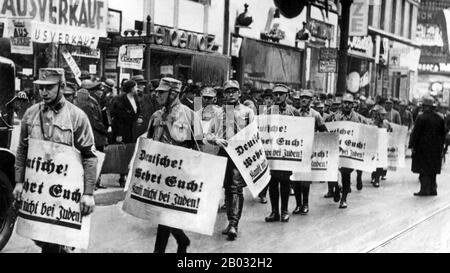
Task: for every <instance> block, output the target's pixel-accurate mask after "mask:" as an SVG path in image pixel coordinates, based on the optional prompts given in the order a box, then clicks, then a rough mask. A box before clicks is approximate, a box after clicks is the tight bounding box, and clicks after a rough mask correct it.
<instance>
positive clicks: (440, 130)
mask: <svg viewBox="0 0 450 273" xmlns="http://www.w3.org/2000/svg"><path fill="white" fill-rule="evenodd" d="M433 103H434V99H433V98H432V97H431V96H425V97H424V98H423V103H422V106H423V113H422V114H420V115H418V116H417V119H416V122H415V125H414V129H413V131H412V134H411V138H410V142H409V148H411V149H412V166H411V170H412V172H413V173H418V174H419V180H420V191H419V192H417V193H414V195H416V196H429V195H437V190H436V189H437V185H436V175H437V174H440V173H441V164H442V161H441V156H442V151H443V148H444V140H445V124H444V119H443V118H442V117H441V116H439V115H438V114H437V113H436V112H435V111H434V106H433Z"/></svg>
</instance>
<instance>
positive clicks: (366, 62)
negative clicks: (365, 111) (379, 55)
mask: <svg viewBox="0 0 450 273" xmlns="http://www.w3.org/2000/svg"><path fill="white" fill-rule="evenodd" d="M348 45H349V49H348V69H347V91H349V92H351V93H358V94H360V95H364V96H366V97H368V96H372V97H374V94H375V90H376V89H375V84H374V83H375V81H374V76H375V74H374V71H375V54H374V53H375V50H374V49H375V43H374V39H373V37H372V36H370V35H369V36H365V37H350V38H349V43H348Z"/></svg>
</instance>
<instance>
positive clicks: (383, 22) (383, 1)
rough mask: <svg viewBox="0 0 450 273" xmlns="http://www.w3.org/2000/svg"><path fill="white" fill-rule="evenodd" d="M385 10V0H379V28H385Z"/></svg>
mask: <svg viewBox="0 0 450 273" xmlns="http://www.w3.org/2000/svg"><path fill="white" fill-rule="evenodd" d="M385 11H386V0H381V10H380V22H381V25H380V28H381V29H383V30H385V27H386V25H385V22H386V18H385Z"/></svg>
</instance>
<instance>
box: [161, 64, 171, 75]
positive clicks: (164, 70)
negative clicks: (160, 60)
mask: <svg viewBox="0 0 450 273" xmlns="http://www.w3.org/2000/svg"><path fill="white" fill-rule="evenodd" d="M160 70H161V71H160V74H163V75H173V65H162V66H161V69H160Z"/></svg>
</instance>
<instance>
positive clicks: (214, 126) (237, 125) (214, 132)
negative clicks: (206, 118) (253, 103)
mask: <svg viewBox="0 0 450 273" xmlns="http://www.w3.org/2000/svg"><path fill="white" fill-rule="evenodd" d="M231 109H232V111H230V110H231ZM227 110H228V111H227ZM254 120H255V113H254V112H253V110H252V109H251V108H249V107H247V106H245V105H243V104H241V103H237V104H236V105H235V106H230V105H224V106H223V107H222V110H221V111H220V114H218V115H217V116H215V117H214V119H213V121H212V122H211V126H210V128H209V130H208V133H207V135H206V141H208V142H209V143H211V144H215V140H216V139H218V138H221V139H230V138H231V137H233V136H234V135H235V134H237V133H238V132H239V131H240V130H242V129H244V128H245V127H247V126H248V125H249V124H250V123H252V122H253V121H254Z"/></svg>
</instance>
